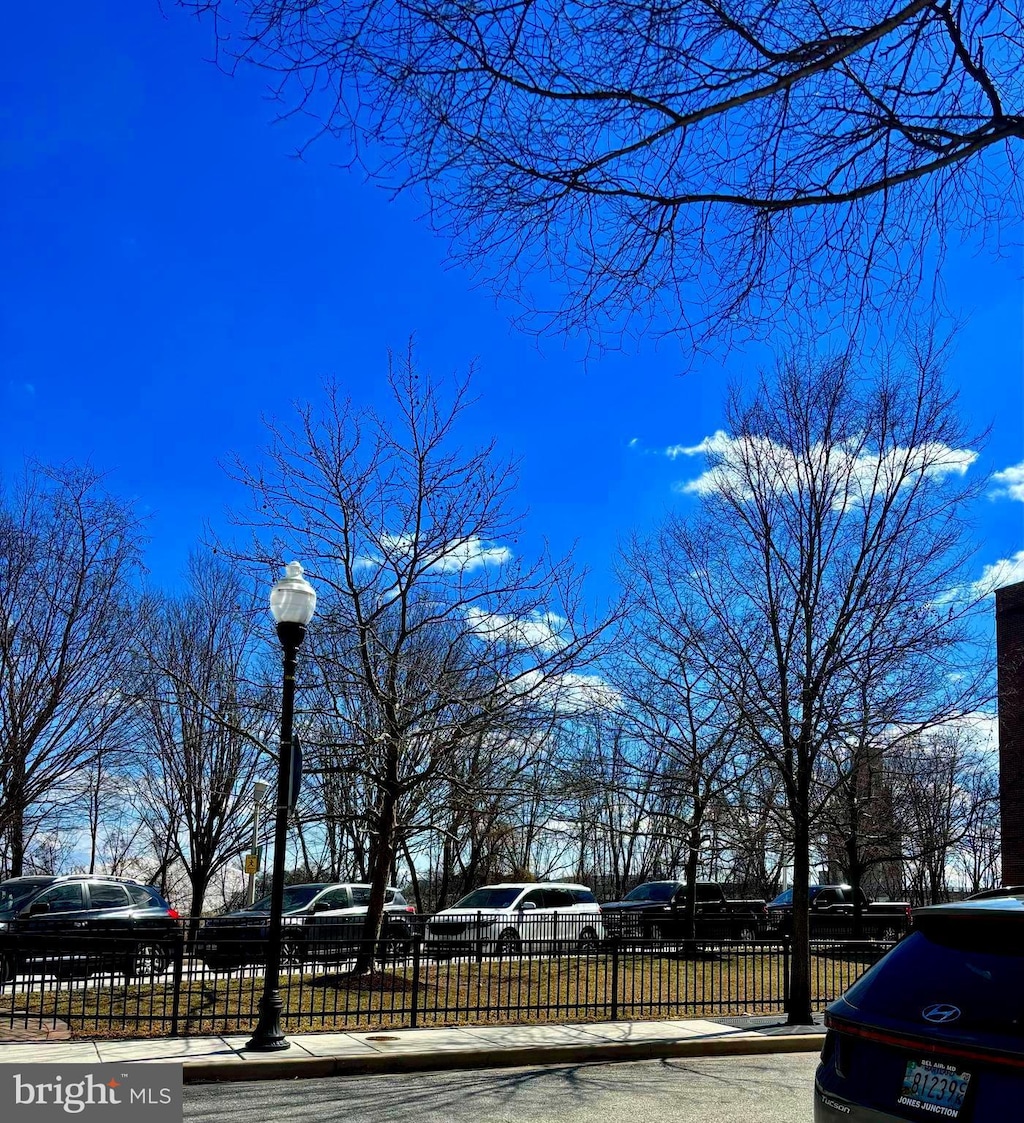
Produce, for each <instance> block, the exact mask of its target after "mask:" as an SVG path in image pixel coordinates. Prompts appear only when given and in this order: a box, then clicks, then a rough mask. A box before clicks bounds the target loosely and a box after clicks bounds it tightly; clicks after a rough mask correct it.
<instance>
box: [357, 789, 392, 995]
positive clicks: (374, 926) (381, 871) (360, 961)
mask: <svg viewBox="0 0 1024 1123" xmlns="http://www.w3.org/2000/svg"><path fill="white" fill-rule="evenodd" d="M397 811H398V792H397V791H396V789H395V787H394V786H392V785H390V784H389V785H386V786H385V787H384V789H383V792H382V797H381V805H380V813H379V815H378V816H377V839H376V845H375V846H374V847H373V852H372V854H371V856H370V904H369V908H368V909H367V913H366V920H365V921H364V923H363V938H362V943H361V945H360V948H359V954H358V956H357V957H356V962H355V966H354V967H353V968H352V972H353V974H356V975H365V974H367V973H368V972H370V971H372V970H373V961H374V956H375V954H376V951H377V945H378V942H379V940H380V932H381V922H382V920H383V918H384V891H385V889H387V884H388V875H389V873H390V872H391V866H392V863H393V862H394V857H395V844H396V841H397V840H396V835H397Z"/></svg>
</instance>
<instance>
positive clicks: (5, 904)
mask: <svg viewBox="0 0 1024 1123" xmlns="http://www.w3.org/2000/svg"><path fill="white" fill-rule="evenodd" d="M51 880H52V878H48V877H45V878H44V877H41V878H38V879H37V878H29V879H26V880H18V881H3V882H0V912H16V911H17V910H18V909H20V908H21V906H22V904H23V903H24V901H25V900H26V899H27V898H29V897H31V896H32V894H33V893H34V892H35V891H36V890H37V889H41V888H42V887H43V886H44V885H49V884H50V882H51Z"/></svg>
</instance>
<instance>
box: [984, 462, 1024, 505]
mask: <svg viewBox="0 0 1024 1123" xmlns="http://www.w3.org/2000/svg"><path fill="white" fill-rule="evenodd" d="M992 482H993V483H994V484H995V485H996V486H995V488H993V490H992V498H993V499H1019V500H1020V501H1021V502H1022V503H1024V460H1022V461H1021V462H1020V463H1019V464H1014V465H1013V466H1012V467H1010V468H1004V469H1003V470H1002V471H1001V472H993V473H992Z"/></svg>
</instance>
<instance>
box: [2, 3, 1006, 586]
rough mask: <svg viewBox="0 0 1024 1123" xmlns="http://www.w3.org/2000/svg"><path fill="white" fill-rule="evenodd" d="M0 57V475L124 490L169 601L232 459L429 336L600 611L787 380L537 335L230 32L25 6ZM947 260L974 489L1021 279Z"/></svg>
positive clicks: (990, 534)
mask: <svg viewBox="0 0 1024 1123" xmlns="http://www.w3.org/2000/svg"><path fill="white" fill-rule="evenodd" d="M0 51H2V53H3V56H4V57H3V65H2V68H0V86H2V96H0V167H2V181H0V182H2V190H3V207H2V213H0V239H2V252H3V264H4V268H3V270H2V272H0V286H2V292H0V361H2V364H3V370H2V373H0V403H2V414H0V416H2V418H3V440H2V442H0V470H2V471H4V472H5V473H7V472H10V471H12V470H16V469H17V468H18V466H19V465H20V463H21V460H22V457H23V456H24V455H26V454H27V455H32V456H35V457H38V458H40V459H43V460H65V459H76V460H80V459H84V458H90V459H91V460H92V462H93V463H94V464H95V465H97V466H98V467H101V468H104V469H108V470H110V472H111V473H112V475H111V486H112V487H113V488H114V489H115V490H117V491H118V492H120V493H122V494H126V495H129V496H133V497H135V498H136V500H137V501H138V503H139V505H140V509H142V510H144V511H146V512H148V513H149V514H150V516H151V522H150V527H149V529H150V534H151V539H152V543H151V547H150V551H149V555H148V561H149V565H150V568H151V570H152V575H153V579H154V580H155V581H157V582H159V583H161V584H167V585H169V584H173V583H174V582H175V581H176V580H177V578H178V576H179V575H180V573H181V572H182V570H183V567H184V563H185V559H186V557H187V555H188V552H189V550H190V549H191V548H192V547H193V546H194V545H195V543H196V542H197V541H198V539H199V538H200V536H201V534H202V531H203V525H204V523H205V522H206V521H210V522H211V523H212V524H213V525H214V526H217V525H218V524H219V523H220V522H221V521H222V516H223V511H224V509H225V507H226V506H227V505H228V504H230V503H231V502H232V501H235V502H238V501H239V500H240V497H239V496H238V494H237V492H236V490H235V488H234V485H233V484H231V483H230V482H229V481H228V480H227V478H226V476H225V475H224V473H223V472H222V470H221V468H220V467H219V461H222V460H224V459H225V458H226V457H227V456H228V454H229V453H231V452H240V453H241V454H243V455H251V454H252V453H253V452H254V450H255V448H256V447H257V445H258V443H259V441H260V437H261V432H262V429H261V422H260V416H261V414H271V415H278V416H284V415H287V413H288V411H289V403H290V402H291V401H293V400H294V399H296V398H306V397H309V396H313V395H315V394H316V392H317V388H318V386H319V384H320V381H321V380H322V378H323V377H324V376H328V375H331V376H334V377H336V378H337V379H338V381H339V382H340V383H341V384H342V385H343V386H345V387H347V388H348V389H349V390H350V392H351V394H352V395H353V396H354V397H355V398H356V399H358V400H362V401H368V402H376V401H381V400H382V390H383V383H384V374H385V356H386V351H387V349H388V348H389V347H392V348H395V349H397V350H402V349H404V347H405V344H406V341H407V340H408V338H409V336H410V335H415V338H416V340H417V346H418V353H419V357H420V361H421V364H422V365H423V367H425V368H427V369H429V370H431V371H433V372H434V373H436V374H443V373H445V372H450V371H462V370H465V368H466V367H467V365H468V364H469V363H470V362H471V361H472V360H476V361H477V363H478V366H479V376H478V379H477V382H476V391H477V394H478V395H479V397H480V402H479V404H478V405H477V406H476V407H475V409H474V411H473V413H472V415H471V417H470V418H469V423H468V425H467V427H466V430H465V438H466V440H467V441H472V440H480V441H484V440H487V439H490V437H492V436H495V435H496V436H497V437H498V438H499V440H500V443H501V447H502V448H503V449H504V450H506V451H508V452H512V453H514V454H516V455H518V456H519V457H521V458H522V477H521V479H522V486H521V501H522V505H523V506H524V507H525V508H527V509H528V511H529V521H528V529H529V532H530V535H531V536H533V537H534V539H535V542H539V541H540V539H541V538H542V537H544V538H547V539H548V540H549V541H550V542H551V544H552V546H553V547H554V548H555V550H556V551H561V550H563V549H566V548H568V547H569V546H570V545H572V543H573V542H574V541H576V542H578V554H579V558H580V560H581V561H582V562H583V563H585V564H587V565H589V566H590V567H591V569H592V570H593V582H592V586H591V589H592V592H593V594H594V596H595V597H597V598H600V597H601V596H602V594H603V593H604V592H606V591H607V589H608V587H609V581H610V564H611V559H612V555H613V552H614V549H615V545H616V543H617V542H618V541H619V540H620V539H621V538H622V537H623V536H624V535H625V534H627V533H628V532H629V531H630V530H631V529H632V528H634V527H643V526H645V525H648V524H649V523H650V522H651V521H652V520H653V519H655V518H657V516H658V515H659V514H660V513H661V512H663V511H664V510H666V509H667V508H668V507H670V506H673V505H676V504H685V503H688V502H692V499H690V498H687V497H686V496H684V495H680V494H679V493H678V492H677V491H675V490H673V484H674V483H677V482H678V481H680V480H683V479H687V478H693V477H695V476H697V475H699V473H700V471H701V468H702V465H701V464H700V463H699V462H698V461H695V460H693V459H691V458H683V459H679V458H677V459H675V460H673V459H670V458H669V457H667V456H664V455H660V454H657V453H658V450H664V449H667V448H668V447H669V446H672V445H676V444H682V445H687V446H692V445H696V444H698V443H699V442H700V441H701V439H702V438H704V437H705V436H707V435H709V434H710V433H712V432H713V431H714V430H715V429H717V428H718V427H719V425H720V423H721V403H722V392H723V389H724V386H725V383H726V379H727V377H728V375H730V374H733V375H740V376H743V375H753V374H754V373H755V372H756V370H757V368H758V366H759V365H763V364H764V363H765V362H766V361H767V356H768V352H767V351H766V350H758V349H751V350H748V351H746V352H742V353H740V352H733V353H732V354H729V355H726V356H719V357H717V358H715V359H713V360H709V361H708V362H707V363H704V364H693V365H691V364H690V362H689V360H684V359H683V358H682V357H681V356H680V354H679V352H678V350H677V349H676V348H674V346H673V344H672V343H671V342H663V343H662V344H661V346H660V347H654V346H651V347H645V348H641V349H640V350H639V353H635V354H628V355H626V354H613V355H609V356H606V357H604V358H599V359H592V360H591V361H590V362H589V363H587V364H586V365H584V364H583V362H582V361H581V360H582V357H583V355H584V347H583V344H582V343H580V344H578V345H572V344H570V345H568V346H567V345H564V344H563V342H561V341H555V340H553V341H549V342H542V343H540V344H538V343H537V341H535V340H534V339H532V338H530V337H527V336H524V335H521V334H518V333H517V332H516V331H515V330H514V328H513V327H512V326H511V322H510V321H511V317H512V316H513V315H514V314H515V312H516V308H515V307H514V306H513V305H512V304H507V303H505V302H503V301H501V300H495V298H494V297H493V295H492V294H490V293H489V292H487V291H484V290H481V289H478V288H475V287H474V286H473V283H472V279H471V278H470V277H469V276H468V275H466V274H465V273H463V272H461V271H458V270H449V269H446V267H445V264H444V257H445V245H444V243H443V242H442V241H441V240H440V239H439V238H438V237H436V236H435V235H434V234H432V232H431V231H430V228H429V226H428V224H427V223H426V222H425V221H423V220H422V218H421V215H422V211H423V201H422V199H419V198H416V197H412V196H409V197H405V198H402V199H399V200H398V201H392V200H390V199H389V197H388V196H387V195H386V194H385V193H384V192H382V191H381V190H379V189H378V188H376V187H374V186H372V185H370V184H368V183H366V182H364V181H362V180H361V179H360V178H359V177H358V176H357V175H354V174H352V173H350V172H347V171H344V170H341V169H340V168H339V167H337V166H336V165H337V164H339V163H341V162H343V161H344V159H345V158H346V156H347V153H346V152H344V151H343V150H342V149H340V148H338V147H336V146H335V147H332V145H334V144H335V142H330V143H326V144H323V145H321V146H320V147H319V148H317V149H315V150H314V151H313V152H312V153H311V154H310V155H309V156H308V157H307V159H306V160H305V161H299V160H296V159H294V158H292V155H291V154H292V153H293V152H294V151H295V149H296V147H297V145H298V144H299V143H300V142H301V141H302V140H303V139H305V136H306V132H305V131H304V127H303V126H302V125H301V124H298V123H288V124H285V125H280V124H278V125H275V124H273V119H274V113H275V111H274V107H273V106H272V105H271V104H270V103H269V102H268V100H267V99H266V97H265V82H264V80H263V79H262V78H261V76H260V75H259V74H257V73H254V72H251V71H250V72H244V73H242V74H240V75H238V76H235V77H229V76H227V75H225V74H224V73H222V72H220V71H219V70H217V69H216V68H215V67H214V66H213V65H211V64H210V62H209V61H208V59H209V56H210V54H211V39H210V31H209V28H208V27H206V26H203V25H200V24H198V23H196V21H195V20H193V19H191V18H189V17H187V16H186V15H185V14H184V13H182V12H181V11H179V10H178V9H177V8H175V7H174V6H173V3H172V0H167V2H166V4H165V8H164V10H163V11H162V10H161V8H160V6H159V4H158V3H157V0H133V2H132V3H125V2H123V0H95V2H93V3H90V4H88V5H85V4H81V3H78V4H72V3H69V2H67V0H56V2H54V3H50V4H46V5H20V6H17V7H15V8H14V9H12V10H11V11H10V12H9V13H7V19H6V21H5V36H4V43H3V46H2V47H0ZM951 257H952V267H951V269H950V272H949V274H948V278H947V280H948V288H949V296H950V300H951V302H952V303H953V305H954V306H956V307H958V308H959V310H960V313H961V315H962V317H963V320H964V326H963V328H962V330H961V333H960V335H959V339H958V344H957V348H956V352H955V355H954V359H953V362H952V365H951V368H950V371H949V376H950V381H951V382H952V384H953V385H954V386H956V387H958V388H959V390H960V392H961V395H962V403H963V407H964V410H965V412H966V414H967V416H968V418H969V419H970V421H971V422H972V423H973V425H974V426H975V427H976V428H984V427H986V426H987V425H989V424H990V423H991V425H992V433H991V438H990V440H989V443H988V445H987V448H986V450H985V452H984V454H983V456H982V457H981V458H980V460H979V462H978V470H982V471H986V470H991V471H999V470H1006V469H1009V468H1012V467H1013V466H1016V465H1020V464H1022V462H1024V315H1022V299H1021V297H1022V292H1024V285H1022V280H1021V276H1022V272H1024V268H1022V260H1021V255H1020V253H1019V251H1017V250H1013V251H1010V252H1008V254H1007V256H1006V257H1005V258H1004V259H1002V260H997V259H994V258H993V257H992V256H990V255H988V254H987V253H984V252H978V250H977V247H976V246H974V245H972V244H970V243H967V244H965V245H963V246H960V247H955V248H954V250H953V252H952V255H951ZM684 366H686V367H688V373H687V374H685V375H684V376H679V374H678V372H679V371H680V370H681V369H682V368H683V367H684ZM652 453H655V454H652ZM1015 480H1016V477H1012V476H1011V477H1007V479H1006V480H1005V481H1004V486H1003V487H1002V488H1001V489H999V488H994V489H993V496H995V495H996V494H997V493H998V492H999V491H1000V490H1001V492H1002V493H1003V497H991V498H989V499H987V500H985V501H984V502H983V503H982V505H981V507H980V509H979V512H978V526H979V533H980V535H981V552H980V554H979V576H980V571H981V567H982V566H983V565H985V564H995V563H997V562H998V561H999V560H1000V559H1008V558H1013V557H1014V556H1015V555H1016V554H1017V553H1018V551H1024V469H1022V470H1021V473H1020V480H1019V486H1018V487H1017V488H1016V498H1013V497H1011V495H1012V493H1013V491H1014V489H1013V486H1012V485H1013V484H1014V482H1015ZM1021 563H1022V568H1021V572H1020V576H1021V578H1024V553H1021Z"/></svg>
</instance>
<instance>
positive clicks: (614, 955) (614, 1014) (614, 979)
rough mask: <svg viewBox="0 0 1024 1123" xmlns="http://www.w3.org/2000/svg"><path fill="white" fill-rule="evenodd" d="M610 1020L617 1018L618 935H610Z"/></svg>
mask: <svg viewBox="0 0 1024 1123" xmlns="http://www.w3.org/2000/svg"><path fill="white" fill-rule="evenodd" d="M611 945H612V1021H613V1022H615V1021H618V1018H619V937H618V936H612V938H611Z"/></svg>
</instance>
